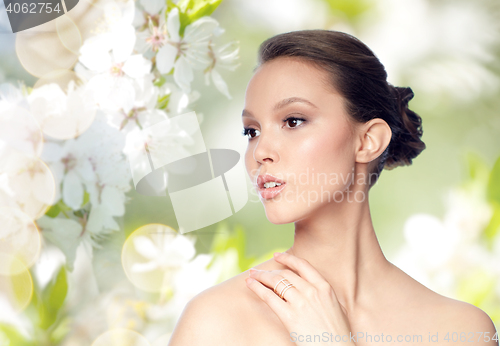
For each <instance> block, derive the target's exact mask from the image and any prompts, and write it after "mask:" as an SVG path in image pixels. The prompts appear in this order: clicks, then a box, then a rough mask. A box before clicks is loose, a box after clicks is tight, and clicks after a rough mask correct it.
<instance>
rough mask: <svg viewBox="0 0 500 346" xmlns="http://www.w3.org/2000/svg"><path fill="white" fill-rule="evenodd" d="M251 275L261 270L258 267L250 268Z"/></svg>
mask: <svg viewBox="0 0 500 346" xmlns="http://www.w3.org/2000/svg"><path fill="white" fill-rule="evenodd" d="M249 271H250V275H252V274H255V273H256V272H258V271H259V270H258V269H255V268H250V270H249Z"/></svg>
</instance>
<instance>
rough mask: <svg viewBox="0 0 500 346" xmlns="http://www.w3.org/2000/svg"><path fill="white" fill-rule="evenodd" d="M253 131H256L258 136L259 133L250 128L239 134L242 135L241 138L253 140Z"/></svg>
mask: <svg viewBox="0 0 500 346" xmlns="http://www.w3.org/2000/svg"><path fill="white" fill-rule="evenodd" d="M255 131H257V132H258V133H259V134H260V131H259V130H257V129H252V128H250V127H245V128H244V129H243V131H242V132H241V134H242V135H243V136H247V137H248V139H252V138H254V137H255V136H252V135H253V134H255ZM249 135H250V136H249Z"/></svg>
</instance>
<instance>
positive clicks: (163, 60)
mask: <svg viewBox="0 0 500 346" xmlns="http://www.w3.org/2000/svg"><path fill="white" fill-rule="evenodd" d="M176 56H177V48H175V47H174V46H172V45H170V44H166V45H164V46H163V47H161V48H160V49H159V50H158V54H157V55H156V67H157V68H158V71H160V73H161V74H167V73H169V72H170V70H172V67H174V62H175V57H176Z"/></svg>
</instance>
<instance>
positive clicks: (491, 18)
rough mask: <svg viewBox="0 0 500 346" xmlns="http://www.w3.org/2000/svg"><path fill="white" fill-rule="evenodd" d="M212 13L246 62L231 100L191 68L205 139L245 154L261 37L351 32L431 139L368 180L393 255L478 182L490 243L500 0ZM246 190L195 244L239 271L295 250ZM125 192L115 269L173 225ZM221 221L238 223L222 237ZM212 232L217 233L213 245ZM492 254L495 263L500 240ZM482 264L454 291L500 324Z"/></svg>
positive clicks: (20, 73)
mask: <svg viewBox="0 0 500 346" xmlns="http://www.w3.org/2000/svg"><path fill="white" fill-rule="evenodd" d="M212 17H214V18H215V19H217V20H218V21H219V23H220V25H221V27H222V28H225V30H226V32H225V33H224V34H223V35H222V36H221V37H219V38H217V40H220V41H221V42H223V43H224V42H228V41H231V40H235V41H238V42H239V46H240V63H241V65H240V66H239V67H238V69H237V70H236V72H230V71H225V70H221V71H220V72H221V74H222V77H223V78H224V80H225V81H226V82H227V84H228V87H229V91H230V93H231V95H232V99H231V100H228V99H226V98H225V97H224V96H223V95H222V94H221V93H219V92H218V91H217V90H216V89H215V88H214V87H213V86H206V85H205V83H204V79H203V75H202V73H197V74H195V82H194V83H193V85H192V88H193V89H195V90H198V91H199V92H200V93H201V98H200V99H199V100H198V101H197V102H196V105H195V106H194V110H195V111H196V113H202V114H203V119H204V120H203V122H202V124H201V129H202V132H203V136H204V140H205V144H206V146H207V148H214V149H215V148H229V149H233V150H236V151H238V152H239V153H240V155H241V156H242V157H243V156H244V154H245V150H246V146H247V139H246V138H244V137H243V136H242V135H241V130H242V123H241V111H242V109H243V107H244V96H245V95H244V94H245V89H246V86H247V83H248V81H249V80H250V78H251V76H252V73H253V72H252V71H253V69H254V67H255V66H256V63H257V50H258V47H259V45H260V44H261V42H263V41H264V40H265V39H267V38H269V37H271V36H273V35H276V34H278V33H282V32H286V31H292V30H300V29H332V30H340V31H344V32H348V33H351V34H353V35H354V36H356V37H358V38H359V39H361V40H362V41H363V42H364V43H366V44H367V45H368V46H369V47H370V48H372V50H373V51H374V53H375V54H376V55H377V56H378V57H379V58H380V60H381V62H382V63H383V64H384V65H385V67H386V69H387V71H388V74H389V78H388V80H389V82H390V83H392V84H394V85H396V86H410V87H411V88H412V89H413V91H414V93H415V97H414V99H413V100H412V101H411V102H410V104H409V106H410V108H411V109H412V110H414V111H415V112H417V113H418V114H419V115H420V116H421V117H422V119H423V130H424V133H423V138H422V139H423V141H424V142H425V143H426V146H427V148H426V149H425V150H424V151H423V152H422V153H421V154H420V155H419V156H418V157H417V158H416V159H415V160H414V162H413V164H412V165H411V166H407V167H398V168H396V169H394V170H392V171H384V172H383V173H382V175H381V178H380V180H379V181H378V183H377V184H376V185H375V186H374V187H373V188H372V189H371V194H370V205H371V215H372V218H373V224H374V227H375V230H376V233H377V236H378V239H379V241H380V243H381V247H382V250H383V251H384V253H385V255H386V257H387V258H388V259H389V260H390V261H392V260H393V259H394V258H395V257H396V254H397V252H398V250H400V249H401V247H402V246H403V245H404V233H403V228H404V225H405V222H406V221H407V220H408V218H409V217H410V216H412V215H415V214H419V213H427V214H430V215H434V216H436V217H437V218H442V217H443V215H444V214H445V213H446V211H447V204H446V203H447V200H446V198H447V194H448V192H449V190H450V189H453V188H456V187H457V186H468V185H467V184H469V185H470V183H471V181H476V180H477V181H480V184H482V185H481V186H484V187H486V186H488V188H489V189H490V193H489V201H490V202H491V203H492V205H493V206H494V208H496V209H494V210H495V214H494V215H493V217H492V219H491V222H489V224H488V227H487V228H485V229H487V231H488V232H489V233H488V234H489V237H486V238H485V239H486V241H489V242H490V243H491V242H492V240H491V239H493V238H494V237H493V236H494V235H495V234H497V233H498V229H499V228H500V161H497V159H498V158H499V156H500V111H499V110H500V97H499V90H500V2H499V1H498V0H266V1H263V0H252V1H248V0H224V1H222V3H221V5H220V6H219V7H218V8H217V10H216V11H215V12H214V13H213V14H212ZM16 80H24V81H25V82H26V84H27V85H33V84H34V83H35V81H36V78H34V77H33V76H31V75H29V74H28V73H27V72H25V71H24V69H23V68H22V66H21V65H20V64H19V62H18V61H17V59H16V56H15V52H14V40H13V38H12V36H11V35H0V83H2V82H11V83H15V82H16ZM495 162H497V164H496V166H495V169H493V167H494V164H495ZM492 170H493V171H492ZM490 171H492V172H493V173H491V172H490ZM481 172H482V173H481ZM484 172H486V173H484ZM485 177H486V178H485ZM247 188H248V193H249V201H248V203H247V205H246V206H245V207H244V208H243V209H242V210H240V211H239V212H238V213H236V214H235V215H233V216H231V217H230V218H228V219H226V220H224V221H223V222H221V223H218V224H214V225H211V226H209V227H205V228H203V229H200V230H197V231H194V232H191V233H190V234H193V235H196V236H197V242H196V248H197V251H198V252H199V253H208V252H214V249H215V250H217V249H219V250H220V251H221V252H222V250H224V249H227V248H228V247H231V246H234V247H236V248H237V249H238V251H239V257H240V263H239V269H240V270H245V269H247V268H248V267H249V266H251V265H252V262H253V260H254V259H257V260H265V259H267V258H270V257H269V256H270V252H271V251H273V250H279V249H283V250H284V249H286V248H288V247H290V246H291V245H292V241H293V230H294V225H293V224H286V225H274V224H272V223H270V222H269V221H268V220H267V218H266V216H265V212H264V209H263V206H262V205H261V203H260V201H259V199H258V197H257V195H256V193H255V191H253V190H252V188H251V184H250V181H249V179H248V177H247ZM495 191H496V192H495ZM128 196H129V197H130V201H129V202H128V204H127V207H126V214H125V217H124V218H123V219H122V220H120V222H121V226H122V227H123V229H124V230H125V233H121V232H117V233H115V234H113V235H112V236H111V237H110V238H109V240H107V241H104V242H103V244H104V247H103V250H102V251H99V250H95V252H94V256H95V258H101V257H106V258H109V261H110V263H111V262H112V263H114V265H116V267H113V268H111V269H112V270H115V271H116V272H117V273H118V272H119V273H120V274H122V268H121V265H120V252H121V245H122V244H123V241H124V239H125V237H126V236H127V235H129V234H130V233H132V232H133V231H134V230H136V229H137V228H139V227H141V226H143V225H145V224H150V223H162V224H166V225H169V226H171V227H172V228H174V229H177V228H178V224H177V222H176V219H175V215H174V212H173V208H172V204H171V202H170V200H169V198H168V197H150V196H142V195H139V194H138V193H136V192H135V190H134V189H132V190H131V191H130V192H129V193H128ZM495 203H496V204H495ZM224 230H236V231H237V232H235V233H234V234H233V235H234V238H231V239H227V238H225V237H226V235H225V234H226V233H224ZM214 237H218V238H216V242H215V244H214V243H213V240H214ZM496 238H497V239H498V238H500V237H499V236H498V235H497V237H496ZM489 245H492V244H489ZM499 247H500V246H499ZM221 249H222V250H221ZM497 251H498V254H497V257H496V258H497V259H498V260H499V262H500V248H499V249H497ZM215 252H217V251H215ZM498 268H500V263H499V265H498ZM111 269H110V270H111ZM106 273H107V272H106ZM478 273H479V272H477V273H476V272H475V273H472V274H470V275H469V276H467V277H464V280H465V281H464V282H465V283H462V284H461V286H460V287H458V291H457V292H458V293H457V295H458V297H459V298H460V299H464V300H467V301H469V302H471V303H474V304H475V305H477V306H480V307H481V308H482V309H483V310H485V311H486V312H487V313H488V314H490V316H491V317H492V319H493V320H494V321H495V322H496V323H497V324H498V322H499V321H500V285H499V283H498V279H493V280H496V282H495V281H491V280H490V279H489V276H487V275H486V276H482V274H481V273H479V274H478ZM498 277H500V274H498V273H497V274H496V276H495V278H498ZM488 280H490V281H488ZM111 281H112V280H108V282H109V285H112V284H113V282H111ZM102 282H105V280H102ZM102 282H101V283H102ZM101 288H103V287H101ZM495 290H496V292H497V293H494V292H495Z"/></svg>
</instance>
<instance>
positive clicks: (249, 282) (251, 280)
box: [245, 278, 255, 285]
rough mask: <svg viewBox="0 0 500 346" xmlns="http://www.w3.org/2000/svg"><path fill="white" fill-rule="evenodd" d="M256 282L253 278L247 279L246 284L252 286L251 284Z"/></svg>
mask: <svg viewBox="0 0 500 346" xmlns="http://www.w3.org/2000/svg"><path fill="white" fill-rule="evenodd" d="M254 281H255V279H252V278H246V279H245V282H246V283H247V284H248V285H250V284H251V283H252V282H254Z"/></svg>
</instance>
